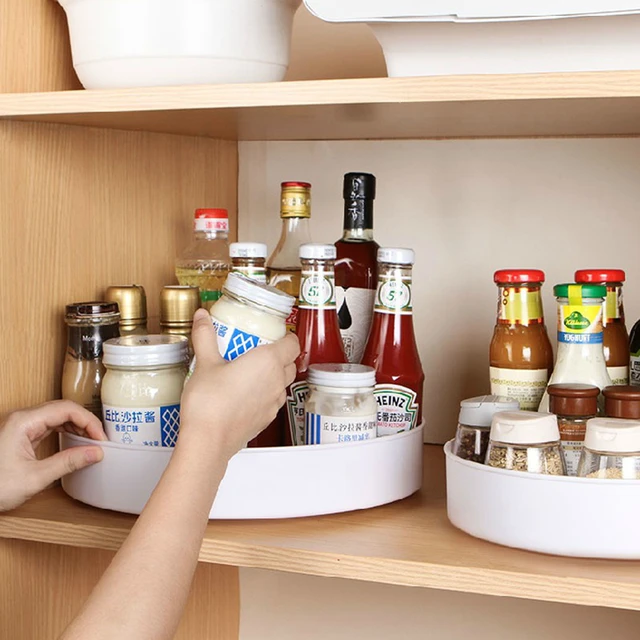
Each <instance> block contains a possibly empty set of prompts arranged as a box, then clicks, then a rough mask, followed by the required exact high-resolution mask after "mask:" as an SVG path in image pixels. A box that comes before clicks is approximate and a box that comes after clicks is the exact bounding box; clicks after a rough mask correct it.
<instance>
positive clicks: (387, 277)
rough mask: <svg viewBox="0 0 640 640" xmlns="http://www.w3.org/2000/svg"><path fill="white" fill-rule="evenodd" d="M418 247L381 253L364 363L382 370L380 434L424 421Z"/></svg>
mask: <svg viewBox="0 0 640 640" xmlns="http://www.w3.org/2000/svg"><path fill="white" fill-rule="evenodd" d="M414 256H415V254H414V252H413V250H412V249H386V248H382V249H379V250H378V274H379V275H378V290H377V291H376V298H375V308H374V313H373V325H372V326H371V333H370V334H369V340H368V342H367V346H366V348H365V351H364V355H363V357H362V364H365V365H368V366H370V367H373V368H374V369H375V370H376V389H375V395H376V400H377V402H378V436H388V435H393V434H395V433H400V432H401V431H408V430H409V429H415V428H416V427H418V426H420V424H421V422H422V388H423V385H424V372H423V371H422V364H421V363H420V355H419V354H418V347H417V345H416V337H415V334H414V331H413V309H412V297H411V279H412V276H411V270H412V266H413V263H414Z"/></svg>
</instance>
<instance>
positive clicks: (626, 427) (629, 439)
mask: <svg viewBox="0 0 640 640" xmlns="http://www.w3.org/2000/svg"><path fill="white" fill-rule="evenodd" d="M584 446H585V448H586V449H589V450H590V451H599V452H601V453H635V452H640V421H638V420H616V419H615V418H592V419H591V420H587V432H586V434H585V436H584Z"/></svg>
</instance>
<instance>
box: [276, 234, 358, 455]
mask: <svg viewBox="0 0 640 640" xmlns="http://www.w3.org/2000/svg"><path fill="white" fill-rule="evenodd" d="M335 259H336V248H335V247H334V246H333V245H331V244H303V245H302V246H301V247H300V261H301V262H302V279H301V281H300V297H299V304H298V317H297V322H296V333H297V335H298V340H300V356H299V357H298V360H297V361H296V364H297V367H298V375H297V376H296V379H295V382H294V383H293V384H292V385H291V386H290V387H289V389H288V390H287V412H286V421H287V428H286V430H285V438H286V440H285V444H289V445H290V444H294V445H300V444H304V403H305V401H306V399H307V394H308V392H309V387H308V385H307V369H308V368H309V365H311V364H320V363H340V364H343V363H346V359H345V356H344V349H343V346H342V338H341V337H340V327H339V326H338V314H337V312H336V291H335V289H336V287H335V273H334V265H335Z"/></svg>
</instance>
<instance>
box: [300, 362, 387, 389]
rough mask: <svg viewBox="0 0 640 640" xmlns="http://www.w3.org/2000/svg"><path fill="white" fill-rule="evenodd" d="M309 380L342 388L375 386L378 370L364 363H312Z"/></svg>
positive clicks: (320, 384) (313, 382)
mask: <svg viewBox="0 0 640 640" xmlns="http://www.w3.org/2000/svg"><path fill="white" fill-rule="evenodd" d="M307 382H308V383H309V384H317V385H319V386H321V387H340V388H341V389H347V388H357V387H373V386H374V385H375V384H376V371H375V369H374V368H373V367H367V366H365V365H363V364H312V365H311V366H310V367H309V370H308V372H307Z"/></svg>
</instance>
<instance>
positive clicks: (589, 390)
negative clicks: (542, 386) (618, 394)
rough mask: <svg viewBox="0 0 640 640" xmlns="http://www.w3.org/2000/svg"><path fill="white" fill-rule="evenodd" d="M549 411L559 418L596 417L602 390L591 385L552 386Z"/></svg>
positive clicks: (549, 390)
mask: <svg viewBox="0 0 640 640" xmlns="http://www.w3.org/2000/svg"><path fill="white" fill-rule="evenodd" d="M547 393H548V394H549V411H551V413H555V414H556V415H558V416H595V415H596V414H597V413H598V396H599V395H600V389H599V388H598V387H594V386H593V385H590V384H577V383H576V384H550V385H549V386H548V387H547Z"/></svg>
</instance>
